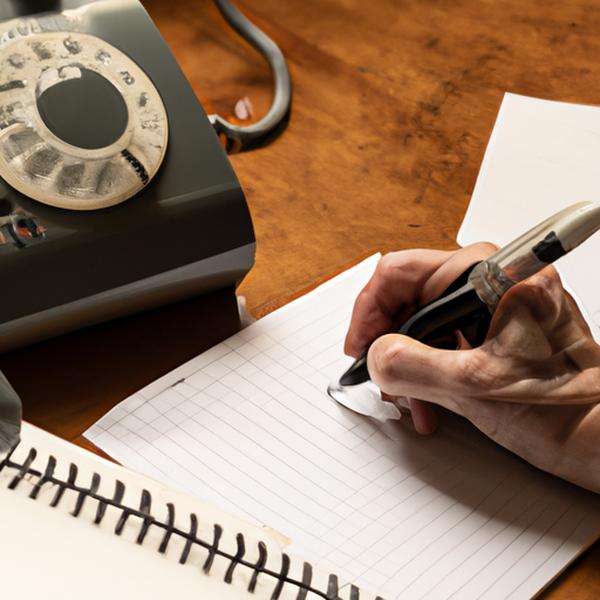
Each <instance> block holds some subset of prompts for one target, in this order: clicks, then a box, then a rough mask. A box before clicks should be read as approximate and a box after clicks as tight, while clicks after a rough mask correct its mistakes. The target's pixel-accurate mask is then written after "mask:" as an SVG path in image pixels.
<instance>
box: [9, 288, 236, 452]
mask: <svg viewBox="0 0 600 600" xmlns="http://www.w3.org/2000/svg"><path fill="white" fill-rule="evenodd" d="M238 330H239V314H238V310H237V303H236V298H235V294H234V290H233V289H232V288H230V289H226V290H220V291H217V292H212V293H210V294H205V295H202V296H200V297H197V298H193V299H191V300H185V301H183V302H178V303H176V304H172V305H169V306H165V307H161V308H158V309H155V310H151V311H147V312H144V313H141V314H138V315H134V316H129V317H126V318H123V319H118V320H116V321H111V322H108V323H102V324H100V325H96V326H94V327H89V328H87V329H83V330H81V331H76V332H73V333H70V334H67V335H64V336H61V337H59V338H55V339H51V340H47V341H45V342H41V343H38V344H35V345H32V346H28V347H25V348H21V349H18V350H13V351H11V352H7V353H4V354H2V355H0V369H2V370H3V371H4V373H5V375H6V376H7V377H8V379H9V381H10V382H11V384H12V385H13V387H14V388H15V389H16V390H17V392H18V394H19V395H20V397H21V399H22V401H23V416H24V419H26V420H27V421H29V422H30V423H33V424H34V425H37V426H39V427H41V428H43V429H45V430H47V431H49V432H51V433H54V434H56V435H58V436H60V437H62V438H65V439H68V440H71V441H72V440H74V439H76V438H77V437H78V436H79V435H81V433H82V432H83V431H85V430H86V429H87V428H88V427H89V426H90V425H91V424H92V423H94V422H95V421H96V420H97V419H99V418H100V417H101V416H102V415H104V414H105V413H106V412H108V411H109V410H110V409H111V408H112V407H113V406H114V405H115V404H117V403H118V402H120V401H121V400H123V399H124V398H126V397H127V396H129V395H130V394H132V393H134V392H135V391H137V390H138V389H140V388H141V387H143V386H144V385H146V384H148V383H150V382H151V381H154V380H155V379H157V378H158V377H160V376H161V375H163V374H164V373H166V372H168V371H170V370H172V369H174V368H175V367H177V366H178V365H180V364H182V363H184V362H185V361H187V360H189V359H191V358H193V357H194V356H196V355H197V354H199V353H200V352H203V351H204V350H206V349H208V348H210V347H212V346H214V345H215V344H217V343H219V342H220V341H222V340H223V339H225V338H227V337H229V336H230V335H232V334H234V333H235V332H236V331H238Z"/></svg>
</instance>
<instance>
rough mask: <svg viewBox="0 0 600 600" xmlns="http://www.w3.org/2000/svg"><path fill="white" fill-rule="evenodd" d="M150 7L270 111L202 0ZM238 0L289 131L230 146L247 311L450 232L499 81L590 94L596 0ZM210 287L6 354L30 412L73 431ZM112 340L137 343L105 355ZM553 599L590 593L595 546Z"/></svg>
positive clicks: (155, 356)
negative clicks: (252, 236)
mask: <svg viewBox="0 0 600 600" xmlns="http://www.w3.org/2000/svg"><path fill="white" fill-rule="evenodd" d="M145 4H146V6H147V8H148V10H149V11H150V13H151V14H152V16H153V17H154V19H155V20H156V22H157V24H158V26H159V28H160V29H161V30H162V32H163V34H164V36H165V37H166V39H167V41H168V42H169V43H170V45H171V47H172V49H173V51H174V52H175V54H176V56H177V58H178V60H179V62H180V64H181V66H182V68H183V70H184V71H185V72H186V74H187V76H188V78H189V79H190V81H191V83H192V85H193V86H194V88H195V90H196V91H197V93H198V95H199V96H200V97H201V99H203V100H204V101H208V102H209V103H210V104H211V105H212V106H213V107H214V108H215V109H216V110H217V111H218V112H219V113H221V114H223V115H229V114H231V113H232V111H233V106H234V104H235V102H236V101H237V100H238V99H239V98H241V97H243V96H244V95H247V96H249V97H250V99H251V101H252V103H253V105H254V108H255V111H256V113H257V114H258V115H260V114H262V113H264V111H265V110H266V108H267V106H268V103H269V100H270V86H271V79H270V74H269V72H268V69H267V68H266V67H265V64H264V63H263V61H262V60H261V59H260V58H259V57H258V56H257V55H256V54H255V53H254V52H253V51H252V50H250V49H249V47H247V45H245V44H244V43H241V42H240V41H239V40H237V39H236V38H235V36H233V35H232V34H231V32H230V31H229V29H228V28H227V26H225V25H224V23H223V22H222V20H221V19H220V17H219V15H218V13H217V12H216V10H215V9H214V7H213V6H212V4H211V3H210V2H208V1H205V2H199V1H198V0H177V1H173V2H165V1H164V0H147V1H146V3H145ZM239 5H240V6H241V7H242V8H243V9H244V11H245V12H246V13H247V14H248V15H249V16H251V17H252V18H253V19H254V20H255V22H257V23H258V24H259V25H260V26H261V27H263V28H264V29H265V30H266V31H267V32H268V33H269V34H270V35H272V36H273V38H274V39H275V40H276V41H277V42H278V43H279V45H280V46H281V48H282V50H283V51H284V53H285V54H286V56H287V58H288V60H289V64H290V69H291V74H292V78H293V82H294V106H293V112H292V117H291V120H290V124H289V127H288V129H287V131H286V132H285V133H284V134H283V136H282V137H281V138H280V139H278V140H277V141H276V142H275V143H274V144H272V145H271V146H268V147H266V148H263V149H260V150H256V151H253V152H250V153H247V154H241V155H237V156H233V157H232V162H233V166H234V168H235V170H236V172H237V174H238V176H239V178H240V180H241V182H242V185H243V187H244V189H245V190H246V193H247V198H248V202H249V205H250V209H251V211H252V215H253V218H254V223H255V227H256V234H257V239H258V254H257V261H256V266H255V268H254V269H253V270H252V272H251V273H250V275H249V276H248V277H247V279H246V281H245V282H244V283H243V285H242V287H241V290H240V292H241V293H242V294H245V295H246V296H247V298H248V304H249V306H250V308H251V309H252V310H253V311H254V312H255V313H257V314H263V313H265V312H268V311H269V310H271V309H273V308H274V307H276V306H278V305H280V304H281V303H282V302H284V301H285V299H287V298H288V297H289V296H290V295H292V294H294V293H296V292H298V291H299V290H301V289H303V288H305V287H306V286H308V285H310V284H311V283H312V282H313V281H315V280H317V279H321V278H323V277H326V276H327V275H329V274H330V273H332V272H334V271H337V270H339V269H341V268H342V267H344V266H345V265H347V264H348V263H349V262H351V261H353V260H354V259H356V258H358V257H361V256H364V255H366V254H368V253H369V252H371V251H375V250H381V251H384V252H385V251H388V250H392V249H401V248H408V247H418V246H421V247H437V248H453V247H455V246H456V244H455V242H454V240H455V236H456V232H457V229H458V226H459V224H460V222H461V219H462V216H463V213H464V210H465V208H466V206H467V203H468V201H469V197H470V194H471V191H472V189H473V185H474V183H475V179H476V176H477V171H478V168H479V165H480V162H481V159H482V156H483V152H484V149H485V146H486V144H487V141H488V137H489V134H490V132H491V129H492V126H493V123H494V120H495V117H496V113H497V111H498V107H499V105H500V101H501V99H502V95H503V93H504V91H507V90H508V91H511V92H516V93H520V94H528V95H533V96H539V97H543V98H550V99H556V100H566V101H574V102H583V103H591V104H593V103H598V102H600V78H598V63H599V57H600V36H598V31H600V6H598V5H596V4H594V3H590V2H586V1H585V0H571V1H570V2H568V3H567V2H564V0H560V1H558V0H537V1H530V2H523V1H522V0H503V1H498V0H485V1H484V0H482V1H479V2H477V1H474V0H473V1H467V0H464V1H459V0H457V1H450V0H407V1H404V2H394V1H393V0H377V1H376V2H363V1H361V0H286V1H285V2H281V1H280V0H240V1H239ZM219 298H221V296H220V295H219V294H218V293H217V294H215V295H213V296H211V297H208V298H205V299H200V300H196V301H190V302H189V303H185V304H183V305H178V306H176V307H171V308H166V309H161V310H159V311H155V312H154V313H152V314H150V315H145V316H143V317H135V318H131V319H127V320H125V321H123V322H120V323H116V324H110V325H106V326H103V327H100V328H95V329H93V330H92V331H87V332H80V333H78V334H75V335H73V336H67V337H65V338H63V339H61V340H56V341H53V342H49V343H48V344H45V345H41V347H37V348H33V349H26V350H23V351H21V352H18V353H13V354H11V355H10V356H8V357H3V358H2V360H0V366H2V367H3V368H5V369H6V371H7V373H8V375H9V376H10V377H11V379H12V380H13V381H14V383H15V385H16V387H17V389H18V390H19V391H20V392H21V394H22V396H23V397H24V400H25V404H26V416H27V417H28V418H29V420H31V421H33V422H34V423H37V424H39V425H41V426H43V427H45V428H47V429H50V430H51V431H54V432H56V433H58V434H60V435H63V436H65V437H67V438H70V439H75V438H77V436H78V435H79V434H80V433H81V432H82V431H83V430H84V429H85V428H86V427H87V426H88V425H89V424H91V422H93V421H94V420H95V419H96V418H97V417H98V416H100V414H102V413H103V412H104V411H105V410H106V409H108V407H110V406H111V405H113V404H115V403H116V402H117V401H118V400H120V399H122V398H123V397H124V396H125V395H126V394H127V393H129V392H130V391H133V389H135V388H136V387H138V386H140V385H141V384H143V383H144V382H145V381H149V380H151V379H152V378H154V377H156V376H157V375H158V374H159V373H161V372H164V371H166V370H168V369H169V368H171V367H172V366H173V364H174V363H177V362H180V361H182V360H184V359H185V358H187V357H189V356H192V355H193V354H195V353H197V352H199V351H201V350H203V349H204V348H206V347H208V346H210V345H212V344H213V343H215V342H216V341H217V339H219V338H220V337H225V335H228V334H229V333H231V331H233V330H234V329H235V327H236V325H237V324H236V322H235V317H234V316H232V315H233V312H232V310H231V308H232V307H229V312H228V315H229V317H221V318H219V319H218V321H217V322H216V323H214V324H213V325H212V326H211V327H210V328H208V329H206V328H205V324H206V323H207V322H209V321H210V319H211V314H212V312H213V308H214V305H215V303H216V302H218V301H219ZM349 301H351V299H349ZM192 315H196V316H197V320H196V323H197V327H196V330H195V331H196V333H195V335H185V336H184V335H180V337H179V338H178V337H177V336H173V335H171V337H170V341H169V344H168V348H167V349H166V350H165V349H164V348H161V347H159V346H158V344H154V345H153V344H152V342H153V341H155V340H156V338H157V337H158V336H160V335H161V333H160V331H162V332H167V331H168V330H170V329H171V326H173V325H175V326H177V324H180V325H183V324H184V323H187V322H188V321H187V320H189V319H190V317H191V316H192ZM203 324H204V325H203ZM186 327H187V325H186ZM153 328H158V329H159V333H156V331H153ZM176 328H177V327H176ZM114 340H117V343H115V342H114ZM117 346H121V347H125V348H131V350H130V355H129V356H128V357H126V358H123V359H121V358H119V359H118V360H117V359H115V353H116V354H117V355H119V352H118V351H117V350H118V349H117ZM142 351H143V354H142V356H139V355H136V352H138V353H139V352H142ZM120 352H121V354H120V355H119V356H125V355H124V354H123V351H122V350H121V351H120ZM81 353H87V356H89V357H90V358H89V360H87V361H86V362H85V365H84V367H82V361H81V358H80V357H79V355H80V354H81ZM65 372H70V374H69V376H68V377H65V376H64V373H65ZM32 373H33V374H35V377H32V376H31V374H32ZM89 381H94V382H96V383H95V384H94V386H93V388H91V386H90V384H89ZM84 398H86V401H85V402H84V401H83V399H84ZM78 399H79V401H78ZM546 597H547V598H552V599H558V598H563V599H569V600H572V599H575V600H583V599H590V600H591V599H592V598H598V597H600V545H599V544H596V546H595V547H594V548H593V549H592V550H591V551H589V552H587V553H586V555H585V556H584V557H583V558H581V559H580V560H579V561H578V562H577V563H576V564H575V565H573V566H572V567H571V568H570V569H569V570H568V572H567V573H566V574H564V575H563V576H562V577H561V578H560V579H559V580H558V582H556V583H555V584H554V585H553V586H552V588H551V590H550V591H549V592H547V595H546Z"/></svg>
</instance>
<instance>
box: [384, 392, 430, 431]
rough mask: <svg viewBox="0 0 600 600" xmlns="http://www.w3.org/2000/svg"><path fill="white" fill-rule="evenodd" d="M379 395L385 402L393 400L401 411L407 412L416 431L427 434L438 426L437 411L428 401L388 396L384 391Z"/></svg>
mask: <svg viewBox="0 0 600 600" xmlns="http://www.w3.org/2000/svg"><path fill="white" fill-rule="evenodd" d="M381 397H382V399H383V400H386V401H387V402H393V403H394V404H395V405H396V406H397V407H398V408H399V409H400V410H401V411H403V412H407V413H409V414H410V416H411V419H412V422H413V425H414V428H415V431H416V432H417V433H420V434H422V435H429V434H431V433H433V432H434V431H435V430H436V429H437V428H438V425H439V419H438V413H437V412H436V410H435V407H434V406H432V405H431V404H430V403H429V402H425V401H423V400H417V399H416V398H406V397H404V396H390V395H389V394H386V393H385V392H382V393H381Z"/></svg>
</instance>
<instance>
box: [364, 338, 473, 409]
mask: <svg viewBox="0 0 600 600" xmlns="http://www.w3.org/2000/svg"><path fill="white" fill-rule="evenodd" d="M472 352H473V351H472V350H440V349H438V348H432V347H431V346H427V345H425V344H422V343H421V342H419V341H417V340H414V339H412V338H409V337H407V336H404V335H399V334H395V333H392V334H389V335H384V336H382V337H380V338H378V339H377V340H375V342H373V344H372V345H371V347H370V348H369V353H368V355H367V368H368V369H369V374H370V376H371V379H372V380H373V382H374V383H376V384H377V385H378V386H379V388H380V389H381V390H382V391H383V392H385V393H386V394H390V395H392V396H407V397H409V398H422V399H423V400H428V401H430V402H435V403H436V404H439V405H440V406H443V407H445V408H448V409H449V410H452V411H454V412H461V411H460V410H459V406H458V404H457V398H460V397H461V394H462V395H466V394H468V393H469V391H472V390H469V388H470V387H471V383H473V384H475V382H474V381H473V382H471V381H470V379H471V377H470V376H469V373H472V372H473V370H472V368H471V365H470V361H469V357H470V354H471V353H472Z"/></svg>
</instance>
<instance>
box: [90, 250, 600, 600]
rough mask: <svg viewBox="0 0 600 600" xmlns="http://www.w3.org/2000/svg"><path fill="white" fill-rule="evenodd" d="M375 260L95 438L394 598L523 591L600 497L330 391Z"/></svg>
mask: <svg viewBox="0 0 600 600" xmlns="http://www.w3.org/2000/svg"><path fill="white" fill-rule="evenodd" d="M377 260H378V257H377V256H375V257H372V258H371V259H368V260H367V261H365V262H363V263H361V264H360V265H358V266H357V267H355V268H354V269H352V270H350V271H347V272H345V273H343V274H342V275H340V276H338V277H336V278H335V279H333V280H331V281H329V282H327V283H326V284H324V285H322V286H320V287H319V288H317V289H316V290H314V291H313V292H311V293H309V294H307V295H306V296H304V297H302V298H300V299H298V300H296V301H294V302H292V303H290V304H289V305H287V306H285V307H283V308H282V309H279V310H278V311H275V312H274V313H272V314H270V315H268V316H267V317H265V318H263V319H261V320H259V321H258V322H256V323H254V324H252V325H250V326H249V327H247V328H246V329H244V330H242V331H241V332H239V333H238V334H236V335H234V336H233V337H231V338H229V339H228V340H226V341H225V342H223V343H222V344H219V345H218V346H215V347H214V348H212V349H211V350H209V351H207V352H205V353H203V354H201V355H200V356H198V357H196V358H195V359H193V360H192V361H190V362H188V363H186V364H185V365H183V366H182V367H180V368H178V369H176V370H175V371H173V372H172V373H169V374H168V375H167V376H165V377H163V378H161V379H159V380H158V381H156V382H154V383H153V384H151V385H150V386H148V387H146V388H144V389H142V390H140V391H139V392H138V393H136V394H134V395H133V396H131V397H130V398H128V399H126V400H125V401H123V402H122V403H121V404H119V405H118V406H116V407H115V408H114V409H113V410H112V411H111V412H109V413H108V414H107V415H106V416H105V417H104V418H102V419H101V420H100V421H98V423H96V424H95V425H94V426H93V427H92V428H91V429H90V430H88V431H87V432H86V436H87V437H88V438H89V439H90V440H91V441H92V442H94V443H95V444H96V445H97V446H99V447H100V448H102V449H103V450H104V451H106V452H107V453H108V454H110V455H111V456H113V457H114V458H116V459H117V460H119V461H120V462H121V463H123V464H124V465H126V466H128V467H131V468H133V469H136V470H139V471H141V472H143V473H145V474H148V475H150V476H152V477H154V478H156V479H159V480H162V481H164V482H166V483H169V484H172V485H175V486H178V487H179V488H182V489H183V490H185V491H188V492H191V493H193V494H196V495H198V496H200V497H201V498H203V499H206V500H209V501H212V502H214V503H216V504H218V505H219V506H221V507H223V508H225V509H227V510H230V511H233V512H235V513H237V514H239V515H241V516H243V517H245V518H246V519H250V520H253V521H255V522H256V523H260V524H267V525H269V526H270V527H272V528H274V529H276V530H278V531H279V532H281V533H282V534H283V535H285V536H287V537H289V538H290V540H291V544H290V548H289V549H290V551H292V552H298V553H301V554H303V555H304V556H306V557H307V558H308V559H309V560H312V561H314V562H316V563H317V564H318V565H320V566H321V567H323V568H325V569H330V570H331V571H333V572H337V573H339V574H340V575H341V576H342V577H343V578H345V579H346V580H348V581H355V582H357V583H358V584H360V585H363V586H364V587H366V588H369V589H373V590H379V591H380V593H381V594H382V595H383V596H384V597H386V598H397V599H400V598H410V599H415V598H436V599H437V598H460V599H461V600H462V599H468V598H529V597H530V596H531V595H532V594H534V593H535V592H536V591H538V590H539V589H541V588H542V587H543V586H544V585H545V584H546V583H547V582H548V581H550V580H551V579H552V578H553V577H555V576H556V574H557V573H559V572H560V571H561V570H562V569H563V568H564V567H565V566H566V565H567V564H568V563H569V562H570V561H571V560H572V559H573V558H574V557H575V556H576V555H577V554H578V553H579V552H581V551H582V549H584V548H585V547H586V546H587V545H589V544H590V543H591V542H592V541H593V540H594V539H595V538H596V537H597V536H598V534H600V497H598V496H596V495H594V494H591V493H587V492H585V491H583V490H580V489H577V488H575V487H574V486H571V485H570V484H567V483H565V482H562V481H560V480H558V479H555V478H552V477H550V476H548V475H546V474H544V473H542V472H540V471H538V470H536V469H534V468H533V467H531V466H529V465H528V464H526V463H525V462H523V461H521V460H520V459H518V458H516V457H515V456H513V455H511V454H510V453H508V452H506V451H504V450H503V449H501V448H499V447H498V446H496V445H495V444H493V443H492V442H490V441H488V440H487V439H485V438H484V437H483V436H482V435H481V434H479V433H478V432H477V431H475V430H474V428H472V427H471V426H470V425H469V424H468V423H466V422H464V421H462V420H461V419H459V418H456V419H452V418H448V420H447V421H445V425H444V427H442V429H441V431H440V432H439V433H437V434H436V435H434V436H430V437H427V438H423V437H420V436H418V435H417V434H415V433H413V432H412V430H411V429H410V427H407V425H406V423H402V422H397V421H388V422H386V423H384V424H381V423H378V422H375V421H372V420H370V419H368V418H367V417H363V416H361V415H358V414H356V413H353V412H351V411H349V410H348V409H346V408H344V407H342V406H340V405H338V404H337V403H336V402H334V401H333V400H331V399H330V398H329V397H328V396H327V394H326V391H325V390H326V387H327V384H328V382H329V381H331V380H332V379H334V378H336V377H339V375H340V373H341V372H343V370H344V369H345V368H346V367H347V365H348V363H349V359H348V358H347V357H344V356H343V353H342V343H343V338H344V335H345V332H346V330H347V327H348V322H349V318H350V311H351V307H352V303H353V299H354V298H355V297H356V295H357V293H358V291H359V290H360V289H361V288H362V286H363V285H364V284H365V283H366V281H367V280H368V278H369V277H370V275H371V274H372V272H373V269H374V267H375V264H376V262H377Z"/></svg>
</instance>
